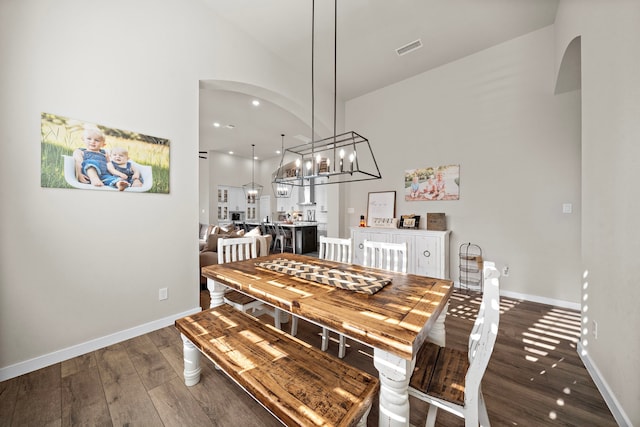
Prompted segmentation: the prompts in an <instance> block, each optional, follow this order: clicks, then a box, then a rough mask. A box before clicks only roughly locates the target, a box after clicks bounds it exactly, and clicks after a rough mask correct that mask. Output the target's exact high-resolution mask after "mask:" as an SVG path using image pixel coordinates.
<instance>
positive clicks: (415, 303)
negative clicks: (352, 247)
mask: <svg viewBox="0 0 640 427" xmlns="http://www.w3.org/2000/svg"><path fill="white" fill-rule="evenodd" d="M276 259H287V260H291V261H297V262H303V263H305V264H310V265H315V266H321V267H329V268H336V269H342V270H349V271H353V272H363V273H370V274H375V275H378V276H384V277H389V278H390V279H391V283H390V284H388V285H386V286H385V287H384V288H382V289H381V290H380V291H378V292H377V293H375V294H373V295H368V294H363V293H359V292H354V291H350V290H345V289H339V288H336V287H333V286H331V285H325V284H321V283H317V282H313V281H309V280H305V279H302V278H298V277H295V276H291V275H288V274H286V273H280V272H276V271H272V270H268V269H265V268H261V267H258V266H257V265H256V263H259V262H265V261H273V260H276ZM202 275H203V276H205V277H207V278H208V279H213V280H215V281H218V282H220V283H222V284H224V285H226V286H229V287H231V288H233V289H237V290H238V291H241V292H243V293H246V294H247V295H250V296H252V297H254V298H257V299H260V300H262V301H264V302H266V303H268V304H271V305H273V306H276V307H279V308H281V309H283V310H285V311H288V312H289V313H292V314H295V315H296V316H299V317H302V318H304V319H307V320H309V321H311V322H314V323H316V324H319V325H321V326H326V327H328V328H329V329H332V330H334V331H336V332H339V333H341V334H344V335H346V336H348V337H350V338H352V339H355V340H358V341H360V342H362V343H365V344H367V345H370V346H372V347H375V348H379V349H381V350H385V351H388V352H389V353H392V354H395V355H397V356H399V357H401V358H403V359H408V360H411V358H412V357H413V356H415V354H416V352H417V350H418V349H419V348H420V346H421V345H422V343H423V342H424V341H425V339H426V337H427V335H428V333H429V330H430V329H431V327H432V326H433V324H434V323H435V322H436V319H437V318H438V316H439V315H440V313H441V312H442V310H443V309H444V307H445V306H446V303H447V301H448V299H449V296H450V295H451V292H452V291H453V282H452V281H451V280H443V279H435V278H432V277H426V276H418V275H414V274H405V273H395V272H389V271H386V270H379V269H375V268H368V267H362V266H359V265H355V264H342V263H339V262H333V261H326V260H320V259H318V258H314V257H310V256H305V255H296V254H290V253H283V254H271V255H268V256H265V257H260V258H255V259H251V260H246V261H240V262H233V263H228V264H220V265H210V266H207V267H204V268H203V269H202Z"/></svg>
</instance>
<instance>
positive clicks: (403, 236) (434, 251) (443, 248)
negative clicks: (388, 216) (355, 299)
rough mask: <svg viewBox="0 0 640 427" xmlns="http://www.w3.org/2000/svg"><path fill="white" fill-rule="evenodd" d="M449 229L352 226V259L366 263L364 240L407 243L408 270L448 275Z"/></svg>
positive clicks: (423, 273) (355, 261)
mask: <svg viewBox="0 0 640 427" xmlns="http://www.w3.org/2000/svg"><path fill="white" fill-rule="evenodd" d="M450 234H451V232H450V231H429V230H414V229H401V228H395V229H391V228H371V227H367V228H361V227H351V238H352V239H353V263H354V264H358V265H363V262H364V241H365V240H371V241H374V242H389V243H404V242H406V243H407V253H408V261H409V265H408V267H407V273H410V274H419V275H422V276H429V277H434V278H437V279H448V278H449V235H450Z"/></svg>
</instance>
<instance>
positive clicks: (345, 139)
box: [273, 0, 382, 187]
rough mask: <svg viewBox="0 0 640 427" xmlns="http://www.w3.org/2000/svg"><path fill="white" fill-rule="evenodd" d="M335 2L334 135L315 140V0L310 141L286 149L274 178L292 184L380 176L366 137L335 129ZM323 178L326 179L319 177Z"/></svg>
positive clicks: (277, 181)
mask: <svg viewBox="0 0 640 427" xmlns="http://www.w3.org/2000/svg"><path fill="white" fill-rule="evenodd" d="M337 40H338V1H337V0H334V38H333V44H334V52H333V53H334V56H333V65H334V67H333V136H330V137H328V138H324V139H320V140H315V139H314V138H315V93H314V68H315V67H314V59H315V58H314V56H315V0H312V2H311V142H310V143H308V144H303V145H299V146H296V147H291V148H287V149H286V150H285V151H283V153H282V158H281V160H280V166H279V168H278V170H277V171H276V174H275V178H274V180H273V182H274V183H276V184H289V185H294V186H298V187H301V186H304V185H309V184H310V182H311V180H313V181H314V183H315V185H323V184H339V183H343V182H355V181H368V180H373V179H381V178H382V174H381V173H380V169H379V168H378V163H377V161H376V158H375V156H374V154H373V150H372V149H371V144H369V140H368V139H367V138H365V137H363V136H362V135H359V134H358V133H356V132H353V131H349V132H345V133H341V134H337V132H336V111H337V63H338V60H337V57H338V55H337V51H338V42H337ZM318 178H325V179H318Z"/></svg>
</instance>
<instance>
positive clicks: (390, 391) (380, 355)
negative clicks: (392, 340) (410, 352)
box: [373, 348, 416, 427]
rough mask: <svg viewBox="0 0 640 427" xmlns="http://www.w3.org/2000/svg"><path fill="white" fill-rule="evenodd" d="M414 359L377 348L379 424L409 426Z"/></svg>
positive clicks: (374, 361)
mask: <svg viewBox="0 0 640 427" xmlns="http://www.w3.org/2000/svg"><path fill="white" fill-rule="evenodd" d="M415 363H416V361H415V358H414V359H413V360H406V359H402V358H400V357H398V356H396V355H393V354H391V353H388V352H386V351H383V350H379V349H377V348H374V349H373V364H374V366H375V367H376V369H377V370H378V373H379V376H378V377H379V379H380V396H379V408H380V413H379V422H378V425H379V426H381V427H382V426H393V427H400V426H404V427H407V426H409V392H408V389H409V380H410V379H411V374H412V372H413V367H414V366H415Z"/></svg>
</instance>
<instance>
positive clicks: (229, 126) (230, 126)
mask: <svg viewBox="0 0 640 427" xmlns="http://www.w3.org/2000/svg"><path fill="white" fill-rule="evenodd" d="M225 127H226V128H227V129H233V128H235V127H236V125H226V126H225Z"/></svg>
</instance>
